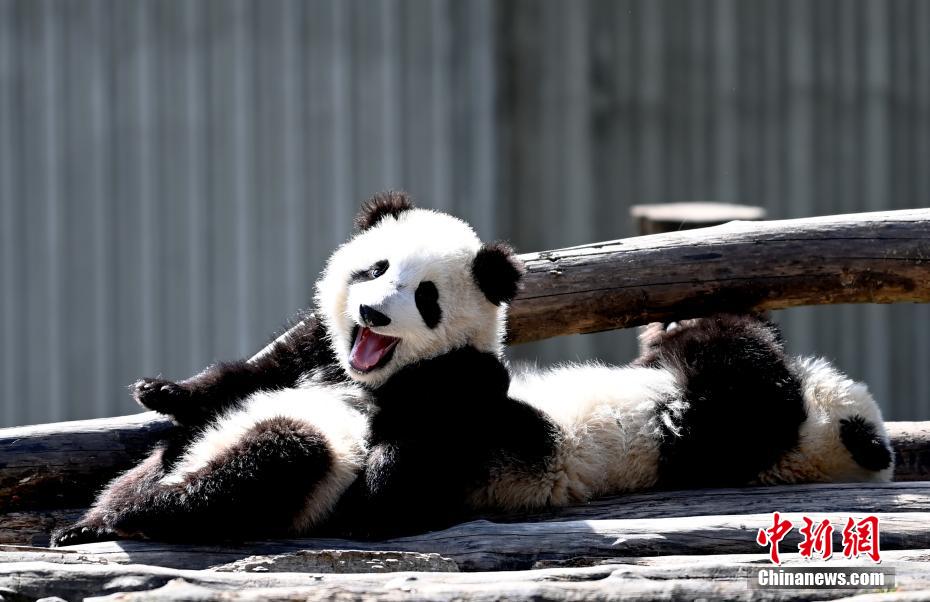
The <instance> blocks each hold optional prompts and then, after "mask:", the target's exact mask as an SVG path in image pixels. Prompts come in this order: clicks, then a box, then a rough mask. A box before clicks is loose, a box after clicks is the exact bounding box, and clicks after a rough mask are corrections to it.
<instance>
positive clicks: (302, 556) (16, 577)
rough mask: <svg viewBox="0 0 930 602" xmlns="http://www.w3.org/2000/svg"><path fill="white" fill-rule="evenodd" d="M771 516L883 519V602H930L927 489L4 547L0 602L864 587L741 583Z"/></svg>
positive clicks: (761, 559)
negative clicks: (415, 529) (391, 527)
mask: <svg viewBox="0 0 930 602" xmlns="http://www.w3.org/2000/svg"><path fill="white" fill-rule="evenodd" d="M774 510H778V511H779V512H780V513H782V514H783V515H784V516H785V517H787V518H789V519H791V520H793V521H795V522H796V523H798V524H800V523H801V517H802V515H806V516H809V517H810V518H812V519H814V520H818V521H820V520H823V519H825V518H829V519H830V521H831V523H832V524H834V525H843V524H844V523H845V520H846V518H847V517H848V516H853V517H857V518H862V517H864V516H865V515H869V514H874V515H877V516H878V517H879V519H880V521H881V522H880V526H881V527H880V528H881V530H880V542H881V549H882V563H881V565H880V566H881V567H882V568H894V569H895V571H896V578H897V587H896V589H895V591H894V592H892V593H890V594H889V593H884V594H882V596H881V597H880V598H878V599H885V598H887V599H928V600H930V528H928V526H930V482H909V483H891V484H875V485H798V486H779V487H758V488H744V489H716V490H701V491H670V492H652V493H643V494H633V495H627V496H620V497H614V498H608V499H603V500H598V501H596V502H593V503H590V504H587V505H584V506H577V507H571V508H564V509H561V510H558V511H554V512H552V513H545V514H537V515H533V516H519V517H516V516H510V517H507V516H501V517H490V518H489V519H488V520H478V521H473V522H470V523H466V524H463V525H459V526H456V527H454V528H451V529H448V530H445V531H439V532H435V533H429V534H425V535H420V536H416V537H405V538H401V539H394V540H389V541H385V542H377V543H371V542H354V541H345V540H332V539H328V540H321V539H306V540H289V541H273V542H255V543H252V544H249V545H242V546H231V547H221V546H191V545H172V544H164V543H152V542H134V541H123V542H108V543H99V544H89V545H82V546H73V547H69V548H63V549H52V550H50V549H47V548H41V547H32V546H15V545H4V546H0V592H16V595H17V596H20V598H13V599H36V598H41V597H43V596H59V597H61V598H64V599H66V600H76V599H82V598H85V597H93V596H111V597H110V598H108V599H114V600H116V599H118V600H136V599H145V600H157V599H175V598H184V599H197V600H268V599H277V600H298V599H300V600H328V599H331V598H333V597H339V598H341V599H355V598H360V599H380V598H384V597H388V598H390V599H397V600H451V599H462V598H466V597H467V598H468V599H478V600H482V599H488V600H491V599H493V600H499V599H505V600H508V599H514V600H516V599H521V600H522V599H527V598H533V599H544V600H572V599H592V600H601V599H604V600H607V599H619V598H623V599H624V600H627V599H632V600H636V599H654V598H663V599H682V600H684V599H688V600H690V599H694V598H699V597H723V598H727V599H742V600H762V599H805V600H817V599H840V598H846V597H850V596H853V595H856V594H861V593H864V592H866V591H874V590H859V591H857V590H809V591H797V590H760V589H754V588H752V587H750V579H753V578H755V575H756V573H757V571H758V570H759V569H765V568H769V567H772V568H774V565H772V564H771V563H770V560H769V557H768V554H767V550H766V549H764V548H761V547H760V546H759V545H758V544H757V543H756V541H755V540H756V533H757V531H758V529H760V528H765V527H769V526H771V522H772V517H771V514H770V513H771V512H772V511H774ZM20 514H22V513H20ZM13 517H15V513H14V514H12V515H7V516H5V517H3V519H2V520H0V523H2V522H5V521H8V520H10V519H11V518H13ZM51 522H54V519H53V520H52V521H51ZM839 531H840V529H837V532H836V533H834V538H835V541H834V548H835V549H836V550H837V551H839V550H841V549H842V544H841V541H840V534H839ZM799 542H800V536H799V533H798V531H797V529H795V530H792V531H791V532H790V533H789V534H788V536H787V537H786V538H785V540H784V541H783V542H782V543H781V546H780V549H781V551H782V556H783V559H784V563H783V566H789V567H790V566H817V565H818V564H819V565H821V566H826V567H830V568H837V567H845V566H863V567H870V566H875V565H874V564H873V563H872V562H871V561H870V560H868V559H865V560H862V559H860V560H858V561H849V560H847V559H845V558H843V557H842V556H841V555H840V554H839V553H838V552H837V554H836V555H835V556H834V558H833V559H831V560H829V561H827V562H819V563H818V562H815V561H810V560H806V559H803V558H800V557H799V555H798V554H797V545H798V543H799ZM128 592H135V593H132V594H129V593H128ZM905 593H906V594H907V597H902V596H903V595H904V594H905ZM4 595H5V594H4Z"/></svg>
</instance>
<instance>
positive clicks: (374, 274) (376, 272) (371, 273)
mask: <svg viewBox="0 0 930 602" xmlns="http://www.w3.org/2000/svg"><path fill="white" fill-rule="evenodd" d="M389 267H391V264H390V263H389V262H388V260H387V259H382V260H380V261H376V262H374V263H373V264H372V265H371V266H370V267H367V268H365V269H364V270H359V271H357V272H354V273H353V274H352V275H351V276H350V277H349V284H356V283H358V282H368V281H370V280H374V279H376V278H380V277H381V276H383V275H384V273H385V272H387V271H388V268H389Z"/></svg>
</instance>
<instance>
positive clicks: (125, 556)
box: [0, 500, 930, 571]
mask: <svg viewBox="0 0 930 602" xmlns="http://www.w3.org/2000/svg"><path fill="white" fill-rule="evenodd" d="M773 504H777V500H773ZM775 507H777V505H776V506H775ZM811 514H813V515H814V516H811V518H815V517H816V519H817V520H818V521H823V520H827V519H828V520H829V521H830V523H831V524H832V525H840V527H837V528H836V529H835V531H834V538H835V539H834V549H839V550H841V549H842V541H841V536H842V530H843V529H842V525H845V524H846V521H847V519H848V518H849V517H853V518H857V519H861V518H863V515H862V514H860V513H855V512H853V513H847V512H839V511H829V512H824V513H819V512H818V513H811V512H809V511H805V512H804V513H794V512H785V513H781V517H782V518H783V519H785V520H790V521H791V522H792V523H793V524H796V525H802V524H803V521H802V516H803V515H811ZM871 515H873V516H876V517H878V519H879V521H880V528H881V546H882V550H907V549H925V548H930V532H928V531H927V528H926V525H927V521H928V520H930V513H928V512H906V513H889V512H876V513H871ZM771 526H772V514H771V512H767V513H765V514H736V515H712V516H687V517H678V518H635V519H599V520H591V519H585V520H565V521H552V522H532V523H529V522H522V523H494V522H490V521H486V520H477V521H472V522H467V523H463V524H460V525H456V526H453V527H450V528H448V529H445V530H442V531H434V532H431V533H424V534H421V535H414V536H409V537H403V538H397V539H390V540H386V541H379V542H366V541H352V540H343V539H293V540H274V541H266V542H249V543H248V544H244V545H240V546H230V545H225V546H221V545H214V546H211V545H199V544H193V543H191V544H168V543H163V542H144V541H118V542H100V543H94V544H85V545H81V546H70V547H68V548H66V549H73V550H77V551H79V552H81V553H85V554H92V555H93V556H92V558H95V559H100V560H105V561H107V562H110V563H126V562H131V563H137V564H146V565H151V566H164V567H168V568H190V569H205V568H210V567H215V566H217V565H225V564H229V563H230V562H234V561H237V560H241V559H243V558H246V557H248V556H253V555H273V554H285V553H289V552H296V551H299V550H373V551H406V552H419V553H435V554H439V555H441V556H443V557H446V558H451V559H452V560H454V561H455V562H456V563H457V564H458V566H459V568H460V569H461V570H463V571H500V570H522V569H528V568H531V567H532V566H533V564H534V563H535V562H538V561H541V560H547V561H548V560H568V559H571V558H575V557H579V556H585V557H587V556H591V557H605V558H609V557H616V556H665V555H669V554H706V553H707V552H708V551H713V553H715V554H746V553H749V554H751V553H757V552H759V551H760V548H759V544H757V543H756V534H757V532H758V531H759V530H760V529H764V528H769V527H771ZM800 541H801V537H800V534H799V530H798V529H797V528H796V529H793V530H792V531H790V532H789V533H788V534H787V535H786V536H785V538H784V539H783V540H782V543H781V547H782V549H784V550H786V551H788V550H792V549H797V545H798V544H799V543H800ZM0 556H2V554H0ZM0 568H2V565H0Z"/></svg>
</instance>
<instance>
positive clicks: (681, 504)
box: [0, 482, 930, 549]
mask: <svg viewBox="0 0 930 602" xmlns="http://www.w3.org/2000/svg"><path fill="white" fill-rule="evenodd" d="M836 509H842V510H843V511H846V512H856V513H860V514H870V513H874V512H930V482H912V483H839V484H806V485H778V486H774V487H743V488H728V489H690V490H685V491H650V492H644V493H633V494H627V495H618V496H611V497H605V498H600V499H597V500H594V501H592V502H589V503H587V504H581V505H576V506H568V507H565V508H553V509H551V510H547V511H544V512H535V513H521V514H517V513H511V514H502V515H488V516H485V517H483V518H487V519H489V520H492V521H495V522H500V523H514V522H540V521H566V520H605V519H627V518H629V519H632V518H675V517H687V516H713V515H736V514H743V513H750V514H763V513H767V512H772V511H774V510H778V511H780V512H820V513H825V512H830V511H833V510H836ZM79 513H80V511H79V510H63V511H34V512H16V513H10V514H6V515H0V535H2V536H3V539H0V544H19V545H32V546H44V545H48V541H49V533H50V532H51V531H52V530H53V529H54V528H56V527H58V526H64V525H66V524H68V523H70V522H71V521H72V520H73V519H74V518H76V517H77V515H78V514H79ZM0 549H2V548H0Z"/></svg>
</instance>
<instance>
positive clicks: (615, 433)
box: [471, 364, 678, 508]
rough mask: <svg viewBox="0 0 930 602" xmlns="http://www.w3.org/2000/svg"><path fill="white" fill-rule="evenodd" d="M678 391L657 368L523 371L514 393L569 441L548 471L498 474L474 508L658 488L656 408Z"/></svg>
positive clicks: (574, 499) (572, 500) (566, 500)
mask: <svg viewBox="0 0 930 602" xmlns="http://www.w3.org/2000/svg"><path fill="white" fill-rule="evenodd" d="M677 392H678V387H677V385H676V383H675V382H674V380H673V378H672V375H671V373H669V372H668V371H665V370H654V369H651V368H640V367H613V366H604V365H599V364H580V365H566V366H562V367H558V368H554V369H551V370H545V371H535V370H534V371H524V372H518V373H516V374H515V375H514V378H513V381H512V384H511V387H510V395H511V396H512V397H514V398H516V399H521V400H524V401H526V402H527V403H529V404H531V405H533V406H535V407H537V408H539V409H540V410H542V411H543V412H544V413H545V414H546V415H547V416H548V417H549V418H550V419H551V420H552V421H553V423H554V424H556V425H557V426H558V428H559V430H560V431H561V434H562V437H563V439H562V443H561V445H560V446H559V449H558V451H557V452H556V454H555V457H554V458H552V461H551V462H550V465H549V467H548V469H547V470H546V471H545V473H544V474H525V473H521V472H519V471H514V470H511V469H508V468H502V469H499V470H496V471H495V473H494V474H493V475H492V478H491V480H490V482H489V483H488V485H487V486H486V487H482V488H481V489H480V490H479V491H477V492H476V493H475V495H474V496H473V498H472V500H471V501H472V504H473V505H475V506H478V507H488V506H491V507H494V506H496V507H505V508H532V507H540V506H545V505H556V506H560V505H565V504H570V503H577V502H583V501H586V500H589V499H591V498H592V497H595V496H599V495H609V494H614V493H620V492H625V491H634V490H639V489H647V488H649V487H652V486H654V485H655V483H656V477H657V470H656V468H657V464H658V457H659V443H660V442H661V434H660V429H659V428H658V425H657V424H656V420H657V418H656V403H657V402H658V401H660V400H665V399H668V398H670V397H673V396H675V395H676V394H677Z"/></svg>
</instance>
